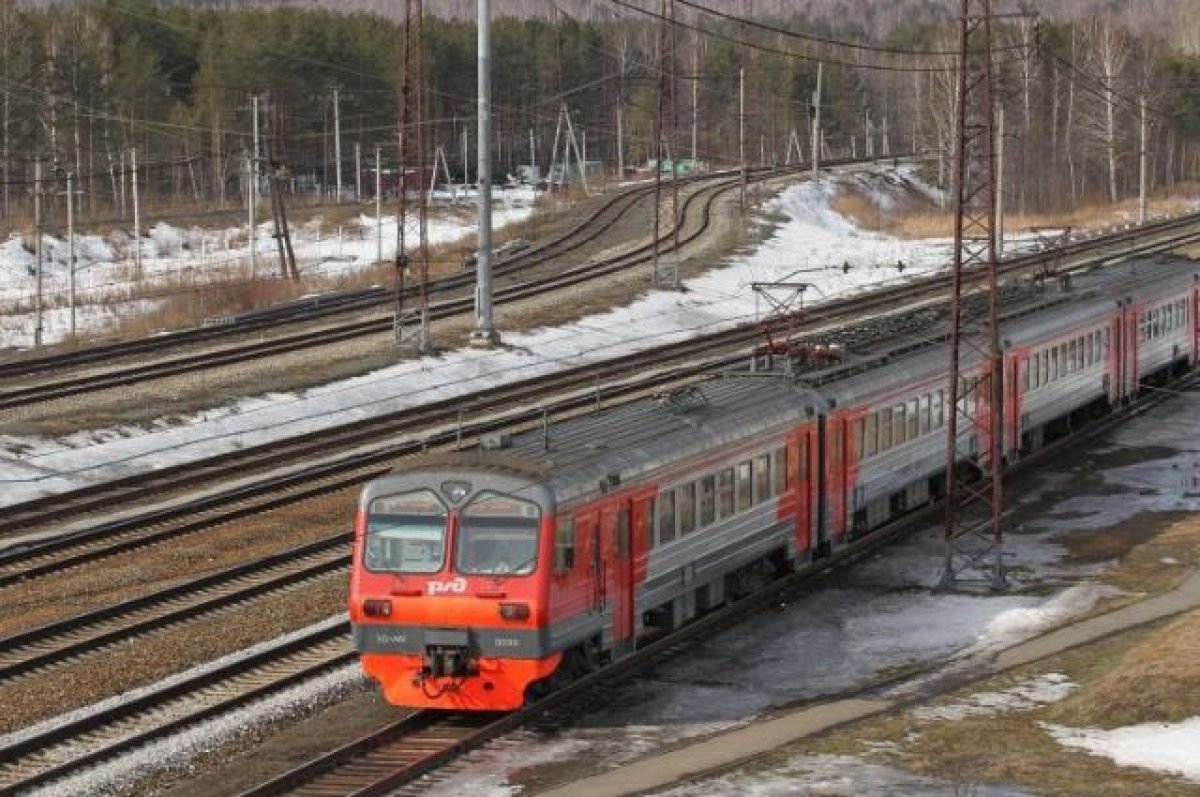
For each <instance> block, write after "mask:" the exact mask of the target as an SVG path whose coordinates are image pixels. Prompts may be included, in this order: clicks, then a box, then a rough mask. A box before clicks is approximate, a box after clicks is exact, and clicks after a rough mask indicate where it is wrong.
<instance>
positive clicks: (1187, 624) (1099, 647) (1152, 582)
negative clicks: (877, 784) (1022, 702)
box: [777, 513, 1200, 797]
mask: <svg viewBox="0 0 1200 797" xmlns="http://www.w3.org/2000/svg"><path fill="white" fill-rule="evenodd" d="M1066 542H1067V545H1068V547H1069V548H1070V550H1071V553H1072V555H1073V556H1074V557H1078V558H1083V559H1092V560H1099V559H1111V558H1114V557H1115V558H1116V559H1117V565H1116V566H1115V567H1114V568H1110V569H1109V570H1108V571H1107V572H1106V573H1105V574H1104V576H1105V580H1106V581H1109V582H1110V583H1114V584H1117V585H1119V586H1122V587H1123V588H1125V589H1128V590H1136V591H1139V592H1143V593H1144V592H1158V591H1162V590H1166V589H1169V588H1170V587H1172V586H1174V584H1176V583H1177V582H1178V580H1179V579H1180V578H1181V577H1182V576H1183V575H1184V574H1185V573H1187V572H1188V571H1189V570H1190V568H1192V567H1195V566H1196V565H1197V564H1198V563H1200V518H1198V517H1197V516H1196V515H1195V514H1194V513H1171V514H1167V515H1139V516H1137V517H1135V518H1132V519H1130V520H1129V521H1126V522H1124V523H1122V525H1121V527H1120V528H1119V529H1108V530H1105V531H1104V532H1103V533H1096V534H1091V533H1089V534H1082V535H1081V534H1076V535H1072V536H1071V537H1070V538H1068V539H1067V541H1066ZM1164 558H1168V559H1175V560H1177V564H1175V565H1170V566H1168V565H1166V564H1164V563H1163V561H1162V560H1163V559H1164ZM1051 672H1054V673H1063V674H1065V675H1067V676H1068V677H1069V678H1070V679H1071V680H1072V681H1073V682H1074V683H1076V684H1077V685H1078V689H1077V690H1076V692H1075V693H1073V694H1072V695H1071V696H1070V697H1068V698H1067V699H1066V700H1063V701H1062V702H1060V703H1057V704H1052V705H1049V706H1045V707H1043V708H1040V709H1036V710H1033V711H1025V712H1014V713H1010V714H1006V715H999V716H995V717H982V718H980V717H972V718H966V719H959V720H954V721H949V720H942V721H925V720H918V719H916V718H915V717H913V716H912V715H911V714H909V713H908V711H904V712H894V713H891V714H888V715H885V716H881V717H877V718H873V719H871V720H867V721H865V722H860V723H855V724H853V725H850V726H847V727H845V728H842V729H839V730H838V731H836V732H834V733H831V734H828V735H826V736H824V737H821V738H819V739H817V740H815V741H814V742H812V743H809V744H807V745H804V746H802V747H796V748H792V749H790V750H786V751H783V752H782V753H781V754H780V756H783V757H786V755H791V754H795V753H798V752H810V753H811V752H818V753H838V754H847V755H855V756H860V757H870V756H872V755H884V756H885V758H886V761H887V763H890V764H892V765H896V766H902V767H903V768H904V769H906V770H909V771H911V772H915V773H918V774H922V775H928V776H931V777H935V778H939V779H942V780H944V781H946V782H948V783H950V784H952V785H953V786H954V787H955V788H961V789H969V788H971V787H977V786H978V785H979V784H980V783H983V782H989V781H990V782H1004V783H1016V784H1018V785H1021V786H1024V787H1026V788H1029V789H1031V790H1032V791H1034V792H1035V793H1037V794H1040V795H1051V796H1053V797H1058V796H1059V795H1061V796H1062V797H1067V796H1068V795H1070V797H1075V796H1076V795H1105V797H1108V795H1114V796H1116V797H1125V796H1126V795H1128V796H1129V797H1135V796H1136V797H1141V796H1142V795H1151V794H1152V795H1155V796H1156V797H1175V795H1180V796H1181V797H1182V795H1195V794H1197V793H1198V792H1200V789H1198V788H1197V786H1196V785H1195V784H1192V783H1186V782H1184V781H1182V780H1181V779H1179V778H1175V777H1173V776H1171V775H1166V774H1162V773H1156V772H1153V771H1150V770H1145V769H1139V768H1136V767H1120V766H1117V765H1116V764H1114V763H1113V762H1112V761H1110V760H1108V759H1106V758H1102V757H1097V756H1091V755H1088V754H1086V753H1084V752H1082V751H1078V750H1071V749H1068V748H1065V747H1063V746H1061V745H1059V744H1057V743H1056V742H1054V741H1053V740H1052V738H1051V737H1050V736H1049V734H1048V733H1047V732H1046V730H1045V729H1044V727H1042V725H1040V724H1039V723H1042V722H1049V723H1055V724H1060V725H1066V726H1069V727H1088V726H1101V727H1117V726H1125V725H1133V724H1138V723H1142V722H1172V721H1180V720H1183V719H1186V718H1189V717H1194V716H1196V715H1198V714H1200V611H1192V612H1189V613H1187V614H1184V615H1181V616H1180V617H1178V618H1176V619H1174V620H1170V621H1165V622H1163V623H1159V624H1157V625H1154V626H1151V627H1147V628H1138V629H1132V630H1130V631H1127V632H1125V633H1122V634H1118V635H1116V636H1113V637H1110V638H1107V639H1104V640H1101V641H1099V642H1095V643H1093V644H1090V645H1086V646H1083V647H1080V648H1077V649H1075V650H1069V651H1066V652H1064V653H1062V654H1059V655H1057V656H1054V657H1052V658H1050V659H1047V660H1045V661H1041V662H1036V663H1034V664H1031V665H1028V666H1026V667H1023V668H1019V669H1017V670H1014V671H1013V672H1010V673H1006V674H1003V675H1001V676H997V677H995V678H992V679H989V680H987V681H984V682H981V683H972V684H969V685H968V686H966V687H964V688H962V689H961V690H959V691H957V692H956V693H953V694H950V695H946V696H944V697H940V698H938V699H936V700H933V701H931V702H930V704H931V705H939V704H944V703H948V702H949V703H953V702H956V701H957V700H959V699H962V698H963V697H966V696H968V695H972V694H977V693H980V692H992V691H1000V690H1003V689H1005V688H1008V687H1011V686H1013V685H1014V684H1016V683H1020V682H1022V681H1025V680H1027V679H1029V678H1031V677H1033V676H1036V675H1040V674H1045V673H1051ZM877 742H891V743H892V744H894V745H895V746H896V747H895V748H894V749H895V750H897V751H898V752H897V753H896V755H894V756H892V755H887V754H876V753H871V752H869V750H870V749H872V744H873V743H877ZM777 757H778V756H777ZM963 793H969V791H964V792H963Z"/></svg>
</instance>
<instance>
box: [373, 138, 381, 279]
mask: <svg viewBox="0 0 1200 797" xmlns="http://www.w3.org/2000/svg"><path fill="white" fill-rule="evenodd" d="M382 158H383V151H382V149H381V148H380V147H375V259H376V260H377V261H379V262H380V263H382V262H383V160H382Z"/></svg>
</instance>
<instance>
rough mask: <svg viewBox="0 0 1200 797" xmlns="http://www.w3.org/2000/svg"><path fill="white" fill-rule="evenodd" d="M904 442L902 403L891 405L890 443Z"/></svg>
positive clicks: (901, 443)
mask: <svg viewBox="0 0 1200 797" xmlns="http://www.w3.org/2000/svg"><path fill="white" fill-rule="evenodd" d="M903 444H904V405H903V404H897V405H896V406H895V407H892V445H894V446H899V445H903Z"/></svg>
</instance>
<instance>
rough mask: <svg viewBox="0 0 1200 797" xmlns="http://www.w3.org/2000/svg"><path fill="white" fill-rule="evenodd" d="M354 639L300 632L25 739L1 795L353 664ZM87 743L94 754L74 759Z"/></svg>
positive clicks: (340, 628) (9, 752)
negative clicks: (352, 644)
mask: <svg viewBox="0 0 1200 797" xmlns="http://www.w3.org/2000/svg"><path fill="white" fill-rule="evenodd" d="M348 634H349V624H348V623H345V622H343V623H338V624H334V625H331V626H328V627H325V628H322V629H318V630H315V631H311V632H308V633H304V634H300V635H298V636H296V637H294V638H292V639H290V640H288V641H286V642H283V643H281V644H278V645H273V646H270V647H268V648H266V649H265V650H261V651H259V652H258V653H255V654H252V655H249V656H243V657H239V658H235V659H234V660H232V661H229V662H227V663H225V664H223V665H221V666H218V667H211V668H205V669H201V670H200V671H198V672H197V673H195V674H194V675H191V676H189V677H186V678H181V679H176V680H174V681H170V682H168V683H166V684H163V685H161V686H159V687H157V688H151V689H148V690H145V691H143V692H141V693H140V694H138V695H137V697H134V698H132V699H129V700H123V701H120V702H118V703H116V704H115V705H112V706H109V707H107V708H104V709H101V710H99V711H95V712H88V713H84V714H83V715H81V716H80V717H78V718H76V719H72V720H68V721H67V722H64V723H57V724H54V725H52V726H49V727H47V728H46V729H45V730H42V731H41V732H38V733H33V734H30V735H28V736H25V737H20V738H19V740H18V741H15V742H13V743H11V744H9V745H6V746H5V747H3V748H0V795H9V794H24V793H27V792H28V791H29V790H30V789H33V788H36V787H39V786H45V785H47V784H50V783H52V782H53V781H56V780H59V779H61V778H63V777H66V776H68V775H70V774H73V773H76V772H79V771H81V770H84V769H86V768H87V767H90V766H95V765H97V764H100V763H103V762H104V761H108V760H111V759H114V758H116V757H118V756H121V755H123V754H126V753H129V752H131V751H133V750H135V749H137V748H139V747H143V746H145V745H147V744H151V743H153V742H155V741H159V740H162V739H166V738H169V737H171V736H173V735H175V734H178V733H180V732H182V731H184V730H186V729H188V728H193V727H196V726H197V725H199V724H200V723H203V722H205V721H208V720H210V719H214V718H217V717H220V716H222V715H227V714H229V713H230V712H233V711H236V710H238V709H243V708H245V707H247V706H249V705H252V704H254V703H256V702H258V701H261V700H263V699H266V698H269V697H272V696H273V695H277V694H281V693H283V692H285V691H286V690H288V689H291V688H293V687H295V686H298V685H300V684H303V683H305V682H306V681H311V680H313V679H314V678H318V677H320V676H322V675H325V674H327V673H330V672H332V671H333V670H335V669H336V668H338V667H343V666H347V665H350V664H352V663H353V662H354V660H355V653H354V651H353V650H352V649H351V646H350V644H349V641H348ZM192 703H199V704H200V705H199V706H198V707H197V708H194V709H191V708H188V704H192ZM81 745H84V746H87V747H90V749H88V750H86V751H85V752H83V753H81V754H74V753H73V752H72V747H77V746H81Z"/></svg>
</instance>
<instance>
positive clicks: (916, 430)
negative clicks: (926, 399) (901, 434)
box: [906, 399, 921, 440]
mask: <svg viewBox="0 0 1200 797" xmlns="http://www.w3.org/2000/svg"><path fill="white" fill-rule="evenodd" d="M907 412H908V416H907V417H908V434H907V435H906V437H907V439H909V440H916V439H917V435H918V434H920V433H921V416H920V414H919V403H918V401H917V399H911V400H910V401H909V402H908V408H907Z"/></svg>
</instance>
